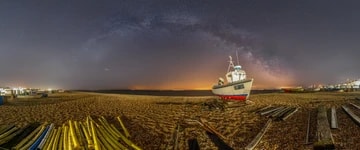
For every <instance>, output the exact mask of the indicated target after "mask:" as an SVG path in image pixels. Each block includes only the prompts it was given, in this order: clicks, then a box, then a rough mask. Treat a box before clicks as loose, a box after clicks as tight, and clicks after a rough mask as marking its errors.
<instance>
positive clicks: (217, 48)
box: [0, 0, 360, 89]
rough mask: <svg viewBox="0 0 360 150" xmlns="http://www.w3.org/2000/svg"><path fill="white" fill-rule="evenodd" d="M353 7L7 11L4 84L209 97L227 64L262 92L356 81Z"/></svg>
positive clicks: (0, 78)
mask: <svg viewBox="0 0 360 150" xmlns="http://www.w3.org/2000/svg"><path fill="white" fill-rule="evenodd" d="M355 3H356V2H354V3H352V2H350V1H348V2H346V3H340V4H339V3H335V1H316V2H313V1H301V2H300V1H299V2H293V1H292V2H290V1H276V2H274V1H272V2H260V1H223V2H219V1H197V2H195V1H182V0H181V1H154V0H152V1H134V0H124V1H106V2H102V3H99V2H95V1H76V2H74V1H68V2H66V1H61V2H57V3H50V2H42V1H38V2H36V1H32V2H23V3H20V2H1V5H0V32H1V34H0V52H1V53H2V54H1V55H0V67H1V68H3V70H4V71H1V73H0V84H4V85H15V84H22V85H27V86H41V87H49V86H53V87H63V88H87V89H99V88H108V89H109V88H163V89H164V88H165V89H166V88H170V89H174V88H175V89H184V88H210V87H211V86H212V83H213V82H215V81H216V79H217V78H218V77H219V76H223V75H224V73H225V71H226V69H227V62H226V61H227V59H228V55H233V56H234V58H235V51H238V52H239V57H240V60H239V62H240V64H241V65H242V66H243V67H244V68H245V69H246V71H247V73H248V76H249V77H254V78H255V86H256V87H258V88H265V87H267V88H268V87H279V86H288V85H301V84H305V85H306V84H312V83H315V82H316V83H336V82H340V81H341V80H345V78H355V77H357V76H358V75H359V73H360V72H359V71H358V70H357V69H356V67H357V65H356V64H357V63H359V60H358V59H357V53H358V52H357V50H356V49H358V48H359V46H358V44H357V40H356V39H357V35H359V34H358V32H359V29H358V28H356V26H358V25H359V21H358V19H357V17H358V16H359V11H358V10H357V9H356V7H355Z"/></svg>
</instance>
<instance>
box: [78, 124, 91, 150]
mask: <svg viewBox="0 0 360 150" xmlns="http://www.w3.org/2000/svg"><path fill="white" fill-rule="evenodd" d="M80 127H81V129H82V131H83V133H84V135H85V138H86V141H87V144H88V148H89V149H94V144H93V141H92V139H91V137H90V135H89V132H88V130H87V129H86V127H84V125H83V124H82V123H81V122H80Z"/></svg>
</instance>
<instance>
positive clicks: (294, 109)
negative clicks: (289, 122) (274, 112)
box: [281, 108, 299, 121]
mask: <svg viewBox="0 0 360 150" xmlns="http://www.w3.org/2000/svg"><path fill="white" fill-rule="evenodd" d="M298 110H299V108H292V109H290V110H289V111H288V112H286V113H285V114H284V115H283V116H282V117H281V120H283V121H285V120H286V119H288V118H290V117H291V116H292V115H293V114H295V113H296V112H297V111H298Z"/></svg>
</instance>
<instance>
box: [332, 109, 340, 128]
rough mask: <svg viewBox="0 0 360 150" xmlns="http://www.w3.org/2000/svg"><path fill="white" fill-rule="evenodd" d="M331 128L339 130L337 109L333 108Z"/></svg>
mask: <svg viewBox="0 0 360 150" xmlns="http://www.w3.org/2000/svg"><path fill="white" fill-rule="evenodd" d="M331 128H332V129H337V128H338V122H337V117H336V109H335V107H334V106H333V107H331Z"/></svg>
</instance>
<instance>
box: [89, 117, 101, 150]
mask: <svg viewBox="0 0 360 150" xmlns="http://www.w3.org/2000/svg"><path fill="white" fill-rule="evenodd" d="M90 127H91V133H92V137H93V141H94V148H95V150H100V148H99V141H98V139H97V136H96V131H95V127H94V123H93V121H90Z"/></svg>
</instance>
